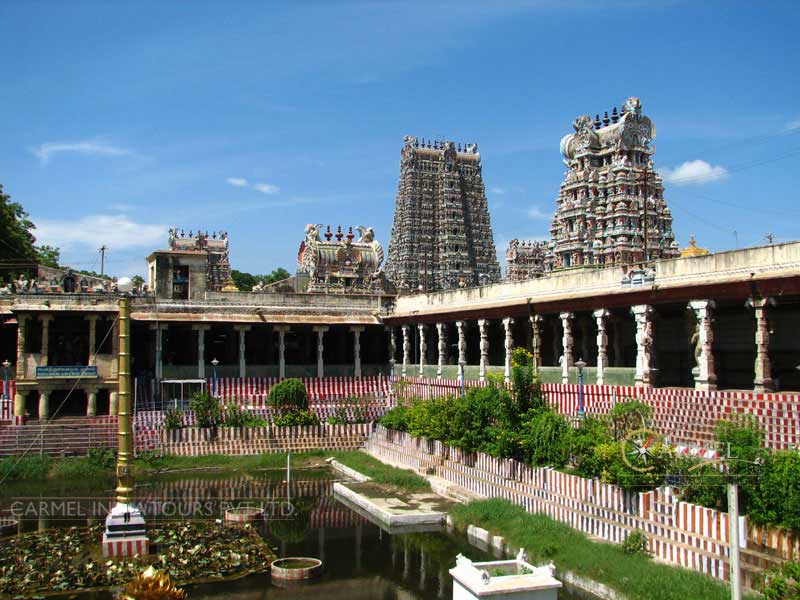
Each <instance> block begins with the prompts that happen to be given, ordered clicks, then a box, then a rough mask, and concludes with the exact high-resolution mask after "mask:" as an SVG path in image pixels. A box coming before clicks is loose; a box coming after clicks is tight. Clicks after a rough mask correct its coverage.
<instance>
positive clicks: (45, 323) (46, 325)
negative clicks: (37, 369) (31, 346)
mask: <svg viewBox="0 0 800 600" xmlns="http://www.w3.org/2000/svg"><path fill="white" fill-rule="evenodd" d="M39 320H40V321H41V322H42V354H41V357H40V358H39V364H40V365H42V366H45V365H47V364H48V362H49V360H50V321H52V320H53V315H40V316H39Z"/></svg>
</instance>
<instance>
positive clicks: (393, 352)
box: [385, 327, 397, 364]
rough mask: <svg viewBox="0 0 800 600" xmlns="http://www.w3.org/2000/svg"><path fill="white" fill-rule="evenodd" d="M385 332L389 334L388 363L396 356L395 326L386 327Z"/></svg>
mask: <svg viewBox="0 0 800 600" xmlns="http://www.w3.org/2000/svg"><path fill="white" fill-rule="evenodd" d="M385 329H386V332H387V333H388V334H389V340H388V341H389V364H391V361H392V360H393V359H395V358H397V338H396V337H395V328H394V327H386V328H385Z"/></svg>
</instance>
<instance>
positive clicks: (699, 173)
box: [660, 160, 728, 185]
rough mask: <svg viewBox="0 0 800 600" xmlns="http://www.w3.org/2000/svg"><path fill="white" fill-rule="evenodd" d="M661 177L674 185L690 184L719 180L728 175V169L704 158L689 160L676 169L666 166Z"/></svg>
mask: <svg viewBox="0 0 800 600" xmlns="http://www.w3.org/2000/svg"><path fill="white" fill-rule="evenodd" d="M660 172H661V177H663V178H664V181H666V182H667V183H672V184H673V185H690V184H693V183H708V182H710V181H719V180H721V179H725V178H726V177H727V176H728V170H727V169H726V168H725V167H721V166H719V165H716V166H715V165H710V164H708V163H707V162H706V161H704V160H687V161H686V162H684V163H682V164H680V165H678V166H677V167H675V168H674V169H672V168H669V167H666V168H662V169H661V170H660Z"/></svg>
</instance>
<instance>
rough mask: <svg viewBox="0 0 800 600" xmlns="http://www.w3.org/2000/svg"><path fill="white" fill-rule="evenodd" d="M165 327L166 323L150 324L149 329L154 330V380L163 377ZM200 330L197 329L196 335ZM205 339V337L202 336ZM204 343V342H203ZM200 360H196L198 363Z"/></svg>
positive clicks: (159, 379) (157, 380)
mask: <svg viewBox="0 0 800 600" xmlns="http://www.w3.org/2000/svg"><path fill="white" fill-rule="evenodd" d="M166 328H167V325H166V324H163V323H153V324H152V325H150V329H152V330H153V331H154V332H155V342H154V343H155V365H154V371H155V375H156V382H159V381H161V380H162V379H164V330H165V329H166ZM199 335H200V332H199V331H198V336H199ZM204 340H205V338H204ZM204 343H205V342H204ZM198 344H199V337H198ZM199 363H200V361H199V360H198V365H199Z"/></svg>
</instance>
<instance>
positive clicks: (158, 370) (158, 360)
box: [150, 323, 167, 381]
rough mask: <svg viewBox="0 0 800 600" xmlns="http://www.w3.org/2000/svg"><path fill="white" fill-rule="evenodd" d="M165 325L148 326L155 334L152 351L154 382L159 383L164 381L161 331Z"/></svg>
mask: <svg viewBox="0 0 800 600" xmlns="http://www.w3.org/2000/svg"><path fill="white" fill-rule="evenodd" d="M166 327H167V326H166V325H162V324H160V323H158V324H156V323H154V324H152V325H150V329H152V330H153V331H154V332H155V343H154V350H155V353H154V354H155V365H154V369H155V376H156V381H161V380H162V379H164V337H163V331H164V329H166Z"/></svg>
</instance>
